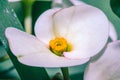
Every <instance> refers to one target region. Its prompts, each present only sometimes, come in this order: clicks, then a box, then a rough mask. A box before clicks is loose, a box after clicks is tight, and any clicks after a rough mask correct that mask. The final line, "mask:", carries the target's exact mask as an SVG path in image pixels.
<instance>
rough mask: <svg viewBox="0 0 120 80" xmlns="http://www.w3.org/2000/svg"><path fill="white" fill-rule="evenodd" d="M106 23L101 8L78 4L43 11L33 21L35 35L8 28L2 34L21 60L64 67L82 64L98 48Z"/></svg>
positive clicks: (31, 63)
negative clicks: (34, 21) (34, 22)
mask: <svg viewBox="0 0 120 80" xmlns="http://www.w3.org/2000/svg"><path fill="white" fill-rule="evenodd" d="M109 26H110V24H109V21H108V19H107V17H106V16H105V15H104V13H103V12H102V11H101V10H99V9H97V8H95V7H92V6H90V5H87V4H84V3H82V4H81V5H77V6H72V7H69V8H64V9H58V8H55V9H50V10H47V11H46V12H44V13H43V14H42V15H41V16H40V17H39V18H38V20H37V21H36V24H35V35H36V37H35V36H33V35H30V34H27V33H25V32H23V31H20V30H18V29H15V28H11V27H10V28H7V29H6V32H5V35H6V37H7V39H8V42H9V45H10V49H11V51H12V52H13V54H14V55H15V56H16V57H17V58H18V60H19V61H20V62H21V63H23V64H26V65H30V66H38V67H67V66H74V65H80V64H83V63H85V62H87V61H88V60H89V58H90V57H92V56H94V55H96V54H97V53H98V52H99V51H101V50H102V49H103V47H104V45H105V44H106V42H107V39H108V35H109ZM59 54H60V56H58V55H59Z"/></svg>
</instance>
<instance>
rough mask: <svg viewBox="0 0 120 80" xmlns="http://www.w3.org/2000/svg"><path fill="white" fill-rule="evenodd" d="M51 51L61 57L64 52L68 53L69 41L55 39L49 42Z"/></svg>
mask: <svg viewBox="0 0 120 80" xmlns="http://www.w3.org/2000/svg"><path fill="white" fill-rule="evenodd" d="M49 46H50V50H51V51H52V52H53V53H55V54H56V55H58V56H61V55H62V53H63V52H64V51H67V47H68V44H67V41H66V39H64V38H55V39H54V40H50V42H49Z"/></svg>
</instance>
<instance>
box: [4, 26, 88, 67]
mask: <svg viewBox="0 0 120 80" xmlns="http://www.w3.org/2000/svg"><path fill="white" fill-rule="evenodd" d="M5 34H6V37H7V39H8V42H9V44H10V45H9V46H10V49H11V51H12V52H13V54H14V55H15V56H16V57H17V58H18V60H19V61H20V62H21V63H23V64H25V65H29V66H37V67H68V66H74V65H80V64H83V63H85V62H87V61H88V60H89V58H86V59H81V60H70V59H66V58H64V57H59V56H56V55H55V54H53V53H52V52H51V51H50V50H49V49H48V47H47V46H45V45H44V43H42V42H41V41H39V40H38V39H37V38H36V37H34V36H32V35H30V34H28V33H25V32H23V31H20V30H18V29H16V28H12V27H9V28H7V29H6V31H5Z"/></svg>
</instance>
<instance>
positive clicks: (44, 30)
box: [35, 8, 60, 44]
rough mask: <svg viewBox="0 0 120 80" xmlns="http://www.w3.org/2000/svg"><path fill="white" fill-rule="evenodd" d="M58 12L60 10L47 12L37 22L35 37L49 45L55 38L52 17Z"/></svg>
mask: <svg viewBox="0 0 120 80" xmlns="http://www.w3.org/2000/svg"><path fill="white" fill-rule="evenodd" d="M58 10H60V8H55V9H50V10H47V11H46V12H44V13H43V14H42V15H41V16H40V17H39V18H38V19H37V21H36V24H35V35H36V36H37V38H38V39H40V40H41V41H43V42H44V43H46V44H49V41H50V40H51V39H52V38H54V32H53V23H52V16H53V14H55V12H57V11H58Z"/></svg>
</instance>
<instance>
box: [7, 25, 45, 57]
mask: <svg viewBox="0 0 120 80" xmlns="http://www.w3.org/2000/svg"><path fill="white" fill-rule="evenodd" d="M5 35H6V37H7V39H8V42H9V46H10V49H11V51H12V52H13V54H14V55H16V56H23V55H28V54H34V53H40V51H42V50H45V49H47V48H45V47H43V46H44V45H43V43H41V42H40V41H39V40H38V39H37V38H36V37H34V36H32V35H30V34H28V33H25V32H23V31H20V30H18V29H16V28H12V27H10V28H7V29H6V31H5ZM44 48H45V49H44Z"/></svg>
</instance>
